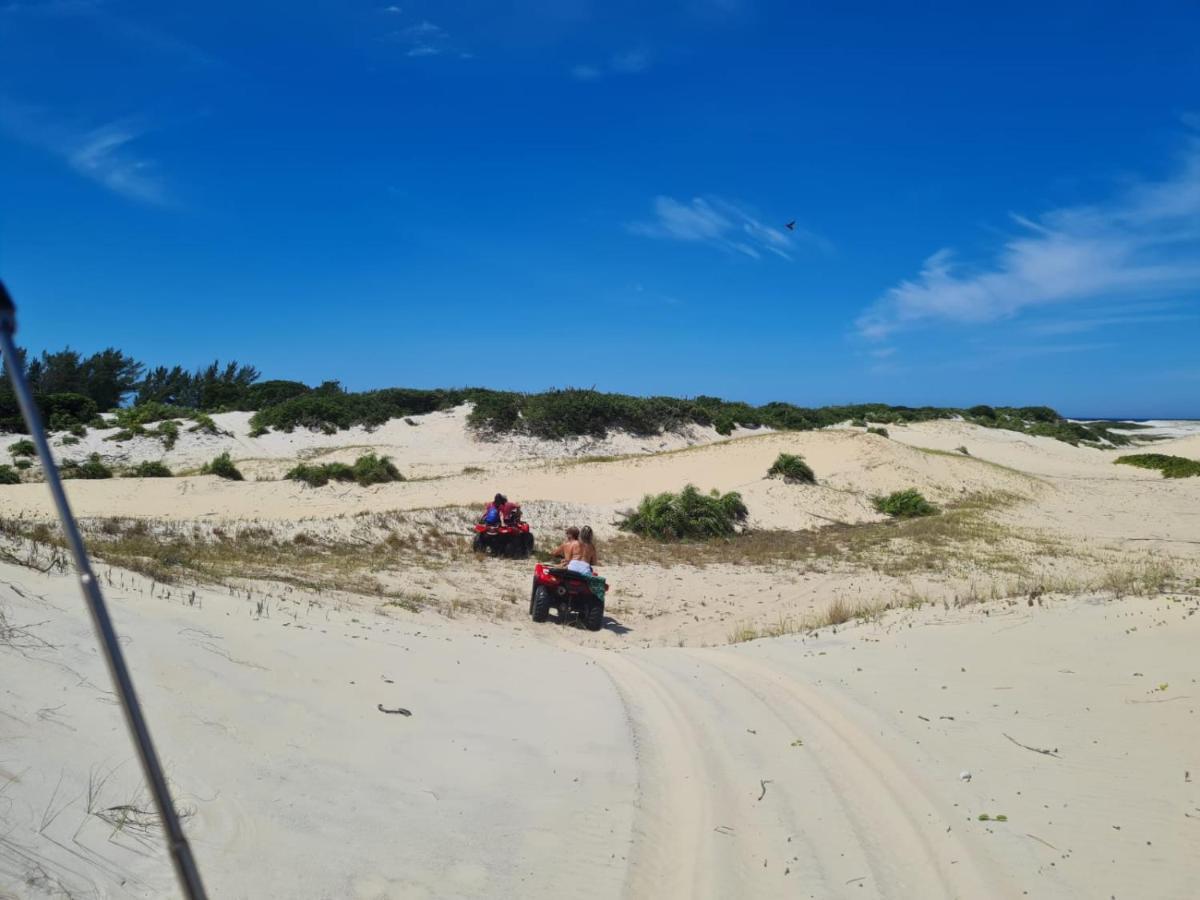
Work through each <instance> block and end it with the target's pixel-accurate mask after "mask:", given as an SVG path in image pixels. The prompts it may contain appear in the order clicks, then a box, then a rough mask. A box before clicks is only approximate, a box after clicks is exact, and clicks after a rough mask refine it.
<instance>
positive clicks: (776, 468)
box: [767, 453, 817, 484]
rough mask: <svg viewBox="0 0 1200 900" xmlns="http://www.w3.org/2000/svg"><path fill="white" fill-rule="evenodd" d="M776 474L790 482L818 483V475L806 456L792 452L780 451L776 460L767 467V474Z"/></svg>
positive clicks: (770, 475)
mask: <svg viewBox="0 0 1200 900" xmlns="http://www.w3.org/2000/svg"><path fill="white" fill-rule="evenodd" d="M776 475H778V476H779V477H780V478H782V479H783V480H784V481H786V482H787V483H788V484H816V483H817V476H816V475H814V474H813V470H812V467H811V466H809V464H808V463H806V462H805V461H804V457H803V456H799V455H796V454H792V453H780V454H779V455H778V456H777V457H775V462H774V463H772V464H771V468H769V469H767V476H768V477H772V476H776Z"/></svg>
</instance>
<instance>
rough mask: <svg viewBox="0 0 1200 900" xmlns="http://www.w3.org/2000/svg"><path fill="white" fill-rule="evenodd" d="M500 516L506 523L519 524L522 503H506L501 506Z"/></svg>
mask: <svg viewBox="0 0 1200 900" xmlns="http://www.w3.org/2000/svg"><path fill="white" fill-rule="evenodd" d="M500 518H501V519H502V520H503V522H504V524H505V525H512V526H514V527H515V526H517V525H520V524H521V505H520V504H519V503H505V504H504V505H503V506H502V507H500Z"/></svg>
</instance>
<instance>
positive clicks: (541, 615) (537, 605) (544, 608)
mask: <svg viewBox="0 0 1200 900" xmlns="http://www.w3.org/2000/svg"><path fill="white" fill-rule="evenodd" d="M550 601H551V597H550V592H549V591H548V590H546V587H545V585H541V584H539V585H538V586H537V587H536V588H534V591H533V603H532V605H531V606H530V608H529V613H530V615H531V616H532V618H533V621H535V622H545V621H546V620H547V619H549V618H550Z"/></svg>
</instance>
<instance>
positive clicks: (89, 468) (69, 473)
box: [59, 453, 113, 479]
mask: <svg viewBox="0 0 1200 900" xmlns="http://www.w3.org/2000/svg"><path fill="white" fill-rule="evenodd" d="M59 471H60V472H61V473H62V477H63V478H86V479H101V478H112V477H113V471H112V469H110V468H109V467H108V466H106V465H105V464H104V462H103V461H102V460H101V459H100V454H99V453H93V454H92V455H91V456H89V457H88V458H87V459H86V460H84V461H83V462H78V461H76V460H73V459H64V460H63V461H62V464H61V465H60V466H59Z"/></svg>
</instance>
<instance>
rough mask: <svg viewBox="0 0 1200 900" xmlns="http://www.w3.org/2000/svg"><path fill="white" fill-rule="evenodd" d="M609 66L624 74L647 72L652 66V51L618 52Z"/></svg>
mask: <svg viewBox="0 0 1200 900" xmlns="http://www.w3.org/2000/svg"><path fill="white" fill-rule="evenodd" d="M609 67H610V68H611V69H612V70H613V71H614V72H620V73H621V74H623V75H636V74H638V73H639V72H645V71H646V70H647V69H648V68H650V52H649V51H648V50H627V51H626V52H624V53H618V54H617V55H616V56H614V57H613V58H612V60H611V61H610V62H609Z"/></svg>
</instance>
